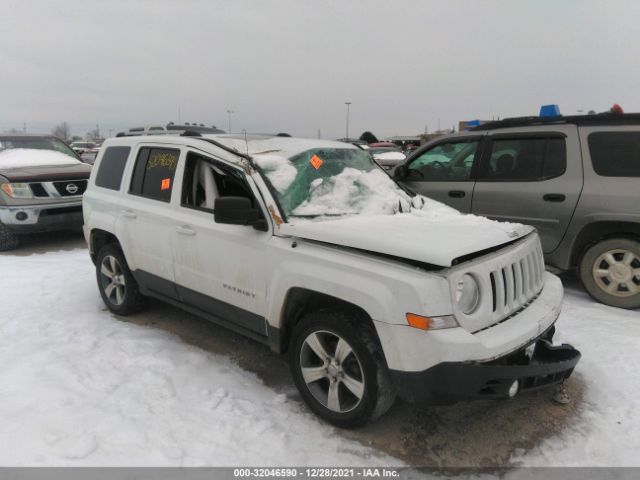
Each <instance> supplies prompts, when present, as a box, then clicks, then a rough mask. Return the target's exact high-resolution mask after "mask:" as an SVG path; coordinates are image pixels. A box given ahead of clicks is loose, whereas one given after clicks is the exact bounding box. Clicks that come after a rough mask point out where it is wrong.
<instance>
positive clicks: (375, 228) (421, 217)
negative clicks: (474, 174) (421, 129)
mask: <svg viewBox="0 0 640 480" xmlns="http://www.w3.org/2000/svg"><path fill="white" fill-rule="evenodd" d="M453 212H455V213H453ZM531 231H533V228H532V227H530V226H525V225H522V224H518V223H505V222H496V221H493V220H489V219H487V218H485V217H478V216H475V215H463V214H460V213H459V212H457V211H456V210H453V209H447V210H446V211H445V210H442V209H440V210H439V211H437V212H429V211H412V212H411V213H399V214H395V215H371V216H367V215H358V216H352V217H345V218H340V219H336V220H330V219H329V220H322V221H304V220H302V221H299V220H298V219H293V223H284V224H282V225H280V228H279V231H278V233H279V234H281V235H290V236H294V237H298V238H302V239H309V240H316V241H320V242H325V243H331V244H335V245H341V246H345V247H351V248H357V249H361V250H366V251H370V252H375V253H381V254H385V255H392V256H395V257H400V258H406V259H410V260H416V261H419V262H425V263H429V264H432V265H437V266H441V267H450V266H451V265H452V263H453V261H454V260H455V259H456V258H458V257H462V256H464V255H468V254H472V253H475V252H478V251H481V250H485V249H488V248H492V247H497V246H499V245H503V244H505V243H508V242H511V241H513V240H516V239H517V238H521V237H524V236H526V235H527V234H529V233H530V232H531Z"/></svg>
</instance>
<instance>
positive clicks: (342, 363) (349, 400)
mask: <svg viewBox="0 0 640 480" xmlns="http://www.w3.org/2000/svg"><path fill="white" fill-rule="evenodd" d="M289 351H290V359H289V361H290V367H291V371H292V374H293V379H294V382H295V384H296V387H297V388H298V391H299V392H300V395H302V398H303V399H304V401H305V402H306V403H307V405H308V406H309V408H310V409H311V410H313V412H315V413H316V414H317V415H318V416H319V417H321V418H322V419H324V420H326V421H327V422H329V423H331V424H333V425H335V426H337V427H342V428H354V427H358V426H361V425H364V424H365V423H367V422H370V421H373V420H375V419H376V418H378V417H380V416H381V415H383V414H384V413H385V412H386V411H387V410H388V409H389V408H390V407H391V405H392V404H393V401H394V399H395V391H394V389H393V386H392V384H391V379H390V376H389V371H388V368H387V365H386V362H385V360H384V356H383V353H382V349H381V347H380V344H379V342H378V339H377V337H376V336H375V332H374V331H373V328H372V327H370V326H369V324H368V323H367V322H366V319H356V318H353V316H349V315H347V314H346V313H343V312H338V311H331V310H320V311H317V312H312V313H309V314H306V315H304V316H303V318H302V319H301V320H300V322H299V323H298V324H297V325H296V326H295V327H294V330H293V334H292V339H291V348H290V349H289Z"/></svg>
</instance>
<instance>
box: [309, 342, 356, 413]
mask: <svg viewBox="0 0 640 480" xmlns="http://www.w3.org/2000/svg"><path fill="white" fill-rule="evenodd" d="M300 371H301V373H302V378H303V379H304V382H305V383H306V385H307V388H308V389H309V391H310V392H311V394H312V395H313V396H314V398H315V399H316V400H317V401H318V402H320V403H321V404H322V405H323V406H324V407H326V408H328V409H329V410H331V411H333V412H336V413H346V412H349V411H352V410H353V409H355V408H356V407H357V406H358V405H359V404H360V402H361V401H362V398H363V396H364V390H365V381H364V372H363V369H362V365H361V363H360V360H359V359H358V356H357V355H356V353H355V351H354V350H353V348H352V347H351V345H349V343H348V342H347V341H346V340H345V339H344V338H342V337H341V336H340V335H338V334H336V333H333V332H329V331H325V330H320V331H315V332H312V333H310V334H309V335H308V336H307V338H306V339H305V340H304V342H303V344H302V348H301V349H300Z"/></svg>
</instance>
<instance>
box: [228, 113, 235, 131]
mask: <svg viewBox="0 0 640 480" xmlns="http://www.w3.org/2000/svg"><path fill="white" fill-rule="evenodd" d="M227 113H228V114H229V133H231V114H232V113H235V112H234V111H233V110H227Z"/></svg>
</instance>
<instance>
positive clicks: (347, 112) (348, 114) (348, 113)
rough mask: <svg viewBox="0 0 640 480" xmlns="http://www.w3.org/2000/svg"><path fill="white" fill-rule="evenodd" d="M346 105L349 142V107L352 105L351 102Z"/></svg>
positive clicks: (347, 139)
mask: <svg viewBox="0 0 640 480" xmlns="http://www.w3.org/2000/svg"><path fill="white" fill-rule="evenodd" d="M344 104H345V105H346V106H347V137H346V141H347V142H348V141H349V106H350V105H351V102H344Z"/></svg>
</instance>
